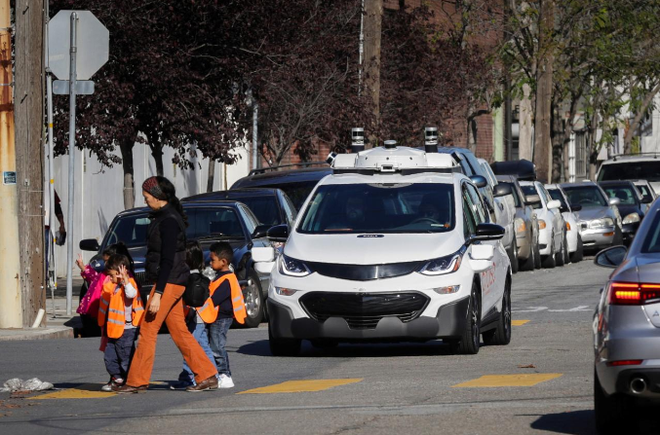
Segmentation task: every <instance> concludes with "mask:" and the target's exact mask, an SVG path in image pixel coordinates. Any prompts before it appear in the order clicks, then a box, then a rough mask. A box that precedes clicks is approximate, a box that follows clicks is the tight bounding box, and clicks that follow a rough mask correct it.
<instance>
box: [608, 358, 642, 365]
mask: <svg viewBox="0 0 660 435" xmlns="http://www.w3.org/2000/svg"><path fill="white" fill-rule="evenodd" d="M643 362H644V360H643V359H624V360H621V361H609V362H608V363H607V366H608V367H617V366H638V365H640V364H641V363H643Z"/></svg>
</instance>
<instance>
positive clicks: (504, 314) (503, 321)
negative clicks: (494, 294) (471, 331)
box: [483, 277, 511, 346]
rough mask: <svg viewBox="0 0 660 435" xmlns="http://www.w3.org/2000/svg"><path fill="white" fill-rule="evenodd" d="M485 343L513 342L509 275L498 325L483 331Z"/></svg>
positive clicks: (505, 343) (504, 343)
mask: <svg viewBox="0 0 660 435" xmlns="http://www.w3.org/2000/svg"><path fill="white" fill-rule="evenodd" d="M483 337H484V343H485V344H489V345H498V346H503V345H507V344H509V343H510V342H511V278H509V277H507V279H506V285H505V286H504V294H503V295H502V311H501V312H500V317H499V319H498V320H497V327H496V328H495V329H492V330H490V331H487V332H484V333H483Z"/></svg>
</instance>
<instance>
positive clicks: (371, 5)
mask: <svg viewBox="0 0 660 435" xmlns="http://www.w3.org/2000/svg"><path fill="white" fill-rule="evenodd" d="M363 17H364V59H363V61H364V68H363V71H364V72H365V75H364V84H365V91H366V95H368V96H369V97H371V102H372V108H373V114H374V121H375V125H376V127H378V126H379V125H380V39H381V28H382V21H383V0H364V11H363ZM377 140H378V139H377V137H376V135H375V134H371V135H370V137H369V142H370V143H371V146H372V147H375V146H377V145H378V143H377Z"/></svg>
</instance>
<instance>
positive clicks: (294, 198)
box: [259, 181, 318, 210]
mask: <svg viewBox="0 0 660 435" xmlns="http://www.w3.org/2000/svg"><path fill="white" fill-rule="evenodd" d="M317 184H318V181H301V182H299V183H286V184H273V185H260V186H259V187H276V188H278V189H281V190H283V191H284V193H286V196H288V197H289V198H290V199H291V202H293V205H294V206H295V207H296V210H300V207H302V205H303V203H304V202H305V200H306V199H307V197H308V196H309V194H310V193H311V191H312V190H314V187H316V185H317Z"/></svg>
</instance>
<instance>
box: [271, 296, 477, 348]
mask: <svg viewBox="0 0 660 435" xmlns="http://www.w3.org/2000/svg"><path fill="white" fill-rule="evenodd" d="M267 304H268V316H269V324H268V327H269V328H270V331H271V334H273V336H274V337H277V338H297V339H308V340H309V339H317V338H332V339H337V340H340V341H417V340H431V339H436V338H445V339H447V338H459V337H461V335H462V334H463V332H464V331H465V328H466V324H467V312H468V305H469V297H465V298H463V299H459V300H457V301H454V302H452V303H449V304H447V305H443V306H441V307H440V308H439V309H438V312H437V314H436V316H435V317H428V316H420V317H417V318H416V319H414V320H411V321H408V322H403V321H401V320H400V319H399V318H398V317H393V316H389V317H383V318H382V319H380V320H379V321H378V323H377V325H376V327H375V328H372V329H352V328H351V327H349V324H348V322H347V321H346V320H345V319H344V318H342V317H329V318H328V319H326V320H325V321H323V322H321V321H317V320H315V319H312V318H309V317H303V318H294V315H293V313H292V311H291V309H290V308H289V307H287V306H285V305H282V304H280V303H278V302H276V301H273V300H271V299H268V300H267Z"/></svg>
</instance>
